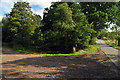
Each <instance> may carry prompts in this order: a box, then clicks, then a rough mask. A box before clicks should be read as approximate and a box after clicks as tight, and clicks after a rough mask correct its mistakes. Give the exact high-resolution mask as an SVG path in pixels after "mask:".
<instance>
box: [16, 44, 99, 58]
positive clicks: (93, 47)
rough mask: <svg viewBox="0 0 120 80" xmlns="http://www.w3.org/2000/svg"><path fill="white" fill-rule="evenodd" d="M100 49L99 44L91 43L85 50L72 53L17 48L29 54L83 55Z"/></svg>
mask: <svg viewBox="0 0 120 80" xmlns="http://www.w3.org/2000/svg"><path fill="white" fill-rule="evenodd" d="M98 49H100V46H99V45H97V44H96V45H90V46H89V48H87V49H84V50H79V51H78V52H74V53H70V54H61V53H58V54H54V53H51V54H50V53H48V52H51V51H47V52H39V53H38V52H30V51H25V50H17V51H18V52H24V53H29V54H38V55H46V56H69V55H81V54H88V53H95V52H97V51H98Z"/></svg>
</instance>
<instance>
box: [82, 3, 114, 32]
mask: <svg viewBox="0 0 120 80" xmlns="http://www.w3.org/2000/svg"><path fill="white" fill-rule="evenodd" d="M115 4H116V3H113V2H112V3H111V2H109V3H108V2H100V3H98V2H94V3H91V2H87V3H82V2H80V5H81V9H82V12H83V13H84V14H85V15H86V16H87V19H88V21H89V23H93V25H94V26H93V29H94V30H95V31H97V32H98V31H100V30H101V29H104V28H105V27H107V25H106V24H105V23H106V22H109V21H110V18H111V17H110V15H109V9H110V8H111V7H112V6H113V5H115ZM108 17H109V18H108Z"/></svg>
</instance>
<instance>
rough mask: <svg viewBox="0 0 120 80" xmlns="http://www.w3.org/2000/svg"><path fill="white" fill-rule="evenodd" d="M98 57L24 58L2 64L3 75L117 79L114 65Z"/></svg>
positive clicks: (94, 55) (104, 58)
mask: <svg viewBox="0 0 120 80" xmlns="http://www.w3.org/2000/svg"><path fill="white" fill-rule="evenodd" d="M99 56H100V55H99V54H91V55H90V56H87V55H78V56H43V57H32V58H24V59H19V60H15V61H8V62H5V63H2V64H3V68H5V70H3V74H4V76H6V77H17V78H30V77H33V78H118V77H119V76H118V75H119V73H118V70H117V69H116V67H114V64H113V63H111V62H109V59H108V58H107V57H101V58H100V59H99V58H96V57H99ZM91 57H92V58H91ZM99 60H102V61H99ZM13 65H14V67H13ZM7 68H8V69H7Z"/></svg>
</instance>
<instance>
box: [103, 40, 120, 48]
mask: <svg viewBox="0 0 120 80" xmlns="http://www.w3.org/2000/svg"><path fill="white" fill-rule="evenodd" d="M104 41H105V42H106V44H108V45H109V46H111V47H113V48H116V49H120V46H116V45H115V43H111V42H109V41H108V40H104Z"/></svg>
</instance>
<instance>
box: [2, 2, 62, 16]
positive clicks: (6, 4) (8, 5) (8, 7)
mask: <svg viewBox="0 0 120 80" xmlns="http://www.w3.org/2000/svg"><path fill="white" fill-rule="evenodd" d="M17 1H19V0H1V2H0V5H1V6H0V11H2V12H3V13H2V14H0V16H1V15H2V16H3V14H4V12H7V13H9V12H10V11H11V8H12V7H13V5H14V2H17ZM22 1H26V2H29V3H30V6H32V5H37V6H39V7H40V8H41V10H38V11H34V9H32V10H33V12H34V13H36V14H39V15H41V17H42V16H43V10H44V8H46V7H49V6H50V5H51V2H56V1H61V0H22Z"/></svg>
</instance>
